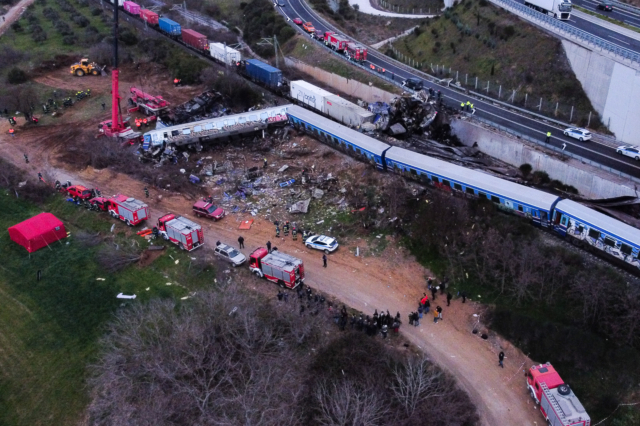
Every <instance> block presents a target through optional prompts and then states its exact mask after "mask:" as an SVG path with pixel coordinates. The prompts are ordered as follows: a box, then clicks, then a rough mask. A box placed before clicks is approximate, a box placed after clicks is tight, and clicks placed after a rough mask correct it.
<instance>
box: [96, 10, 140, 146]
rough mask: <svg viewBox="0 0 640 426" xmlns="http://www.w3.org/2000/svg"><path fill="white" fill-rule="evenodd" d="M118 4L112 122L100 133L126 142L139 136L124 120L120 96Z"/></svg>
mask: <svg viewBox="0 0 640 426" xmlns="http://www.w3.org/2000/svg"><path fill="white" fill-rule="evenodd" d="M118 74H119V70H118V2H117V1H114V2H113V69H112V70H111V120H106V121H103V122H102V123H100V125H99V126H98V128H99V129H100V133H102V134H104V135H106V136H111V137H116V138H123V139H126V140H130V139H134V138H136V137H138V136H139V134H138V133H136V132H134V131H133V130H132V129H131V127H129V125H127V124H125V123H124V121H123V120H122V111H121V110H120V94H119V93H118Z"/></svg>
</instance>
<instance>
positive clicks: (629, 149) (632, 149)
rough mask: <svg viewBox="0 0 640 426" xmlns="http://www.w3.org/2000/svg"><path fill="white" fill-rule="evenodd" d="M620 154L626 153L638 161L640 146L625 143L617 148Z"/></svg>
mask: <svg viewBox="0 0 640 426" xmlns="http://www.w3.org/2000/svg"><path fill="white" fill-rule="evenodd" d="M616 152H617V153H618V154H622V155H626V156H627V157H631V158H633V159H634V160H636V161H640V147H637V146H630V145H623V146H619V147H617V148H616Z"/></svg>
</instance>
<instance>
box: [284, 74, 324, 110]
mask: <svg viewBox="0 0 640 426" xmlns="http://www.w3.org/2000/svg"><path fill="white" fill-rule="evenodd" d="M290 94H291V97H292V98H293V99H295V100H297V101H298V102H299V103H300V104H304V105H307V106H309V107H311V108H313V109H316V110H318V111H320V112H322V113H326V111H325V104H326V102H325V99H326V98H327V97H328V96H333V94H332V93H331V92H327V91H326V90H324V89H321V88H319V87H318V86H314V85H313V84H310V83H307V82H306V81H303V80H297V81H292V82H291V93H290Z"/></svg>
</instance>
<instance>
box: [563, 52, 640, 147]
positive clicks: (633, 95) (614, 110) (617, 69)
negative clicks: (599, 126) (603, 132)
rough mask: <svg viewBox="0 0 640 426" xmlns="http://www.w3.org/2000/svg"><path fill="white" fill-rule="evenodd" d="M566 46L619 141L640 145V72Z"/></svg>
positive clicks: (607, 123) (587, 92) (590, 97)
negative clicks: (639, 102) (639, 104)
mask: <svg viewBox="0 0 640 426" xmlns="http://www.w3.org/2000/svg"><path fill="white" fill-rule="evenodd" d="M562 46H563V47H564V50H565V52H566V54H567V58H568V59H569V63H570V64H571V68H572V69H573V72H574V73H575V74H576V77H577V78H578V80H579V81H580V83H582V87H583V88H584V91H585V92H586V94H587V96H588V97H589V99H590V100H591V103H592V104H593V107H594V108H595V110H596V111H597V112H598V114H600V116H601V117H602V122H603V123H604V124H605V125H607V126H609V130H611V131H612V132H613V133H615V135H616V139H618V140H620V141H623V142H625V143H630V144H640V120H638V111H637V109H638V107H637V100H638V97H639V96H640V72H638V71H636V70H635V69H633V68H630V67H628V66H626V65H624V64H621V63H619V62H615V61H613V60H612V59H610V58H607V57H605V56H602V55H600V54H598V53H597V52H593V51H591V50H587V49H585V48H584V47H581V46H578V45H577V44H574V43H571V42H570V41H566V40H563V41H562Z"/></svg>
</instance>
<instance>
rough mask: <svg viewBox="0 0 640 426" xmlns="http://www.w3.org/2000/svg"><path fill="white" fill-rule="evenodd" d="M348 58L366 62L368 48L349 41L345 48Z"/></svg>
mask: <svg viewBox="0 0 640 426" xmlns="http://www.w3.org/2000/svg"><path fill="white" fill-rule="evenodd" d="M345 54H346V55H347V58H349V59H351V60H352V61H356V62H364V61H366V60H367V48H366V47H362V46H360V45H357V44H355V43H353V42H349V43H347V50H345Z"/></svg>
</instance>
